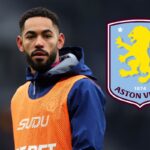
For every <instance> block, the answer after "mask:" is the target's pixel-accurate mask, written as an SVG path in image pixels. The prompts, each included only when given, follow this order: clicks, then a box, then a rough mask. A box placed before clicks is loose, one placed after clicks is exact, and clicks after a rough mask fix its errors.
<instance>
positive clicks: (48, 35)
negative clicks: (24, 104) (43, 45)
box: [44, 34, 52, 38]
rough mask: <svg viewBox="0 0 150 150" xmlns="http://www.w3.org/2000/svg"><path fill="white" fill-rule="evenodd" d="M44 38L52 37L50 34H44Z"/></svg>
mask: <svg viewBox="0 0 150 150" xmlns="http://www.w3.org/2000/svg"><path fill="white" fill-rule="evenodd" d="M44 37H45V38H51V37H52V35H50V34H46V35H44Z"/></svg>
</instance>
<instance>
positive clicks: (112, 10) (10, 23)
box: [0, 0, 150, 150]
mask: <svg viewBox="0 0 150 150" xmlns="http://www.w3.org/2000/svg"><path fill="white" fill-rule="evenodd" d="M37 6H44V7H47V8H49V9H51V10H53V11H55V12H56V13H57V14H58V15H59V17H60V19H61V27H62V31H63V32H64V33H65V35H66V46H81V47H83V48H84V50H85V62H86V64H87V65H88V66H89V67H91V68H92V70H93V72H94V73H95V76H96V77H97V78H98V79H99V83H100V85H101V87H102V89H103V91H104V92H105V94H106V99H107V103H106V120H107V128H106V134H105V142H104V150H149V149H150V142H149V139H150V129H149V128H150V107H149V106H146V107H144V108H143V109H142V110H138V109H137V108H135V107H134V106H131V105H128V104H122V103H120V102H119V101H116V100H115V99H112V98H111V97H110V96H109V95H108V94H107V92H106V50H107V43H106V25H107V23H109V22H112V21H116V20H123V19H132V18H148V19H150V7H149V6H150V1H149V0H132V1H131V0H122V1H120V0H113V1H108V0H91V1H88V0H82V1H81V0H76V1H70V0H30V1H23V0H12V1H11V0H3V1H2V0H0V73H1V74H0V118H1V121H0V149H1V150H13V149H14V148H13V136H12V124H11V115H10V100H11V97H12V95H13V94H14V92H15V90H16V89H17V87H18V86H20V85H21V84H23V83H24V82H25V68H26V62H25V59H24V57H23V56H22V54H20V53H19V51H18V48H17V46H16V36H17V35H18V34H19V27H18V20H19V17H20V15H21V14H22V13H23V12H24V11H25V10H27V9H30V8H32V7H37Z"/></svg>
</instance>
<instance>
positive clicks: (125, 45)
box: [116, 36, 132, 51]
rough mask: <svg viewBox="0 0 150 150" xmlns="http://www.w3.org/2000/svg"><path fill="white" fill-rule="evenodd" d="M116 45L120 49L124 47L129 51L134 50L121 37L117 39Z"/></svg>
mask: <svg viewBox="0 0 150 150" xmlns="http://www.w3.org/2000/svg"><path fill="white" fill-rule="evenodd" d="M116 44H117V45H118V48H121V47H123V48H125V49H126V50H128V51H131V49H132V46H131V45H129V44H127V43H124V42H123V40H122V38H121V37H120V36H119V37H118V38H116Z"/></svg>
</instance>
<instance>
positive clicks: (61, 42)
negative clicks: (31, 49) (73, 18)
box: [57, 33, 65, 49]
mask: <svg viewBox="0 0 150 150" xmlns="http://www.w3.org/2000/svg"><path fill="white" fill-rule="evenodd" d="M64 43H65V35H64V34H63V33H59V35H58V43H57V48H58V49H61V48H62V47H63V46H64Z"/></svg>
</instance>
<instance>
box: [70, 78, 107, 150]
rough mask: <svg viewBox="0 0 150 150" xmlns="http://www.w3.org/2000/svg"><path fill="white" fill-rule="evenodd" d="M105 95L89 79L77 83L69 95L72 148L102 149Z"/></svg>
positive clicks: (85, 149)
mask: <svg viewBox="0 0 150 150" xmlns="http://www.w3.org/2000/svg"><path fill="white" fill-rule="evenodd" d="M104 103H105V102H104V97H103V93H102V91H101V90H100V89H99V88H98V87H97V85H95V84H94V83H93V82H92V81H91V80H89V79H81V80H79V81H77V82H76V83H75V85H74V86H73V88H72V89H71V91H70V93H69V96H68V110H69V116H70V121H71V129H72V147H73V149H72V150H102V147H103V138H104V132H105V116H104V108H103V105H104Z"/></svg>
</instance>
